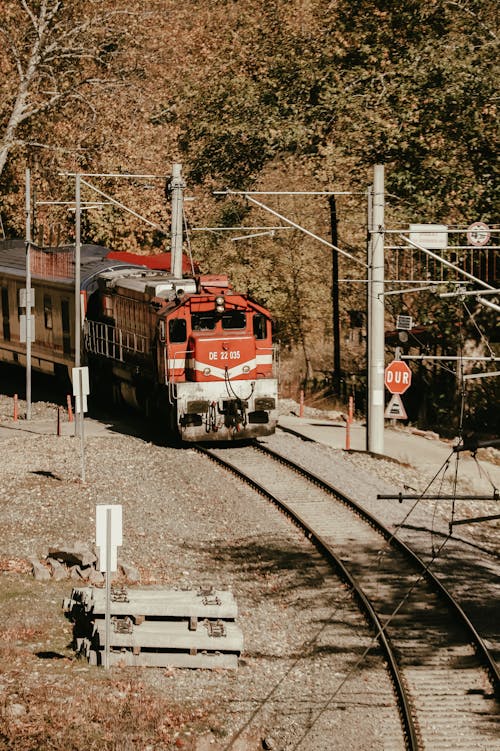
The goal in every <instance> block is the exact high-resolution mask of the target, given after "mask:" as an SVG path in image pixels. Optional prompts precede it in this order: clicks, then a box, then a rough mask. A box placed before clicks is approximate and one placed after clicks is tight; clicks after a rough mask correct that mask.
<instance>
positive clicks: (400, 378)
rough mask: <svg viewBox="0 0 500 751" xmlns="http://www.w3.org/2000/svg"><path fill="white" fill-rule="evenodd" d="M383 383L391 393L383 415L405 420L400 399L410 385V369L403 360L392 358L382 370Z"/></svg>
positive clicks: (405, 416)
mask: <svg viewBox="0 0 500 751" xmlns="http://www.w3.org/2000/svg"><path fill="white" fill-rule="evenodd" d="M384 383H385V387H386V388H387V390H388V391H389V392H390V393H391V394H392V399H391V400H390V402H389V404H388V405H387V409H386V410H385V414H384V417H386V418H388V419H393V420H406V418H407V417H408V415H407V414H406V410H405V408H404V406H403V402H402V400H401V394H404V393H405V391H406V390H407V389H409V388H410V385H411V369H410V368H409V367H408V365H407V364H406V363H405V362H404V361H403V360H393V361H392V362H390V363H389V365H388V366H387V367H386V369H385V371H384Z"/></svg>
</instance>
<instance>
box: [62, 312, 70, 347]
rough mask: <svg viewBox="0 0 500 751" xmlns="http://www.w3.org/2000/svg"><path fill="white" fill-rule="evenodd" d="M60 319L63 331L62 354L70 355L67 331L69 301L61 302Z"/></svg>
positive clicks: (68, 333)
mask: <svg viewBox="0 0 500 751" xmlns="http://www.w3.org/2000/svg"><path fill="white" fill-rule="evenodd" d="M61 319H62V330H63V352H64V354H65V355H70V354H71V334H70V329H69V300H61Z"/></svg>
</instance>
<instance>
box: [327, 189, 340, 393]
mask: <svg viewBox="0 0 500 751" xmlns="http://www.w3.org/2000/svg"><path fill="white" fill-rule="evenodd" d="M328 203H329V205H330V225H331V232H332V246H333V247H332V323H333V388H334V391H335V395H336V396H339V395H340V312H339V252H338V250H337V246H338V244H339V239H338V227H337V225H338V221H337V206H336V203H335V196H334V195H331V196H329V198H328Z"/></svg>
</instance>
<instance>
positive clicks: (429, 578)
mask: <svg viewBox="0 0 500 751" xmlns="http://www.w3.org/2000/svg"><path fill="white" fill-rule="evenodd" d="M197 448H198V450H200V451H201V452H203V453H204V454H206V455H207V456H209V457H210V458H211V459H213V460H215V461H216V462H218V463H219V464H222V465H223V466H225V467H226V468H227V469H229V470H231V471H232V472H233V473H234V474H236V475H237V476H238V477H240V478H241V479H242V480H243V481H244V482H245V483H247V484H250V485H251V486H252V487H253V488H254V489H255V490H257V491H258V492H259V493H261V494H262V495H264V496H265V497H267V498H268V499H269V500H271V501H272V502H273V503H275V504H276V505H277V506H278V507H279V508H281V509H282V510H283V511H284V512H285V513H286V514H287V515H288V516H289V517H290V518H292V519H293V521H294V522H295V523H296V524H297V525H298V526H299V527H300V528H302V529H303V530H304V532H305V533H306V535H307V537H308V538H309V539H311V541H312V542H313V543H314V544H315V545H316V546H317V547H318V548H319V549H320V551H321V552H322V553H323V554H324V555H325V556H327V557H328V559H329V560H330V561H331V562H332V563H333V565H334V566H335V568H336V569H337V570H338V572H339V573H340V575H341V577H342V578H343V579H344V581H345V582H346V583H347V584H348V586H349V587H350V588H351V589H352V591H353V593H354V594H355V596H356V599H357V601H358V603H360V606H361V609H362V610H363V612H364V613H365V615H366V617H367V619H368V620H369V622H370V623H371V624H372V626H373V629H374V632H375V634H376V637H377V639H378V641H379V644H380V646H381V648H382V649H383V652H384V655H385V657H386V660H387V664H388V666H389V672H390V675H391V679H392V682H393V685H394V690H395V694H396V697H397V701H398V707H399V711H400V716H401V722H402V728H403V734H404V739H405V743H406V746H407V748H408V749H410V750H411V751H414V750H416V749H421V748H423V747H424V745H423V741H422V734H421V732H420V729H419V727H418V725H417V722H416V719H415V716H416V714H417V713H416V709H415V706H414V704H415V700H414V698H413V699H412V698H411V697H410V695H409V692H408V688H407V680H406V678H405V669H404V667H401V665H400V662H401V661H400V660H399V659H398V656H397V651H398V650H397V649H396V650H395V648H394V645H393V643H392V641H391V638H390V637H389V634H388V631H389V628H388V627H389V625H390V623H391V621H392V619H393V617H394V615H395V614H396V613H397V609H396V611H395V612H393V613H392V614H391V615H390V616H389V617H388V618H387V617H386V619H385V621H384V622H382V620H381V618H380V616H379V615H378V614H377V612H376V608H375V606H374V605H373V603H372V601H371V598H370V597H369V596H368V595H367V594H366V592H365V591H364V589H363V585H362V584H361V583H360V582H359V581H358V577H356V576H354V575H353V574H352V573H351V572H350V571H349V569H348V567H347V566H346V565H345V564H344V562H343V561H342V560H341V559H340V557H339V555H337V554H336V553H335V552H334V551H333V549H332V543H331V542H329V540H328V539H327V537H328V533H327V535H326V538H325V536H324V535H322V534H321V532H319V531H318V529H315V526H316V525H315V524H314V523H312V524H311V522H310V521H309V520H308V519H307V509H306V508H305V513H304V514H302V513H299V511H298V510H297V508H295V509H294V508H292V506H293V504H292V505H290V503H288V502H287V501H285V500H283V498H280V497H278V496H279V494H276V493H275V492H272V491H271V490H270V489H269V488H268V487H266V486H265V485H264V484H263V483H262V482H260V481H259V480H257V479H255V477H251V476H249V475H248V474H247V472H246V471H245V468H244V465H245V461H247V460H248V461H250V456H251V455H253V456H255V454H256V453H257V452H258V453H259V454H261V455H265V456H267V457H268V458H269V459H271V460H272V461H273V462H274V463H276V462H279V463H280V464H281V465H282V466H283V467H286V468H287V469H288V470H292V471H293V472H294V473H296V474H298V475H300V476H301V477H302V478H305V480H306V481H307V482H308V483H309V484H311V483H312V484H313V485H315V486H317V487H318V488H319V489H320V490H321V491H323V493H326V494H327V495H328V496H329V497H330V502H331V499H332V497H333V498H335V499H336V500H337V501H340V503H341V504H342V505H343V506H344V507H346V508H348V509H349V510H350V511H351V512H354V514H355V515H356V516H357V517H358V518H359V519H360V520H362V522H363V523H365V525H366V524H368V525H369V526H370V527H371V528H372V530H374V531H375V532H376V533H377V534H378V535H381V536H382V537H383V538H384V539H385V540H386V542H387V543H388V544H389V545H390V547H392V548H394V549H395V550H397V551H398V553H399V554H400V555H403V556H404V558H405V559H406V560H407V561H410V562H411V567H412V571H413V572H415V570H416V571H417V572H418V577H419V578H418V581H420V580H421V579H425V581H426V582H427V583H428V584H429V585H430V587H431V588H432V589H433V591H434V592H435V593H437V594H438V596H439V597H440V598H441V599H443V600H444V601H446V606H447V609H448V610H451V611H452V612H453V617H454V619H456V620H458V621H459V623H460V628H461V629H463V630H465V632H466V633H467V640H468V641H469V642H470V643H472V645H473V647H474V650H475V652H476V655H477V657H478V659H479V661H480V663H481V665H482V666H483V667H485V669H486V670H487V672H488V674H489V678H490V681H491V683H492V685H493V688H494V691H495V692H496V695H497V697H498V695H499V693H500V674H499V670H498V666H497V664H496V662H495V660H494V659H493V657H492V656H491V654H490V653H489V651H488V649H487V647H486V645H485V644H484V642H483V640H482V638H481V637H480V635H479V634H478V632H477V630H476V629H475V627H474V625H473V624H472V622H471V621H470V619H469V618H468V617H467V615H466V613H465V612H464V611H463V609H462V608H461V606H460V605H459V604H458V603H457V602H456V601H455V599H454V598H453V596H452V595H451V594H450V592H448V590H447V589H446V588H445V587H444V585H443V584H442V582H441V581H440V580H439V579H438V578H437V577H436V576H435V575H434V574H433V573H432V572H431V571H430V570H429V565H427V564H426V563H425V562H424V561H422V559H420V558H419V556H418V555H417V554H416V553H415V552H414V551H413V550H411V548H409V547H408V545H406V543H404V542H403V541H402V540H400V539H398V538H397V537H395V536H394V534H393V533H392V532H391V531H390V530H389V529H387V528H386V527H385V526H384V525H383V524H382V523H381V522H380V521H379V520H378V519H376V518H375V517H374V516H373V515H371V514H370V513H369V512H367V511H366V510H365V509H363V508H362V507H361V506H360V505H359V504H357V503H356V502H355V501H353V500H352V499H350V498H348V497H347V496H345V495H344V494H343V493H341V492H340V491H338V490H337V489H336V488H334V487H333V486H332V485H330V484H329V483H328V482H326V481H325V480H324V479H322V478H321V477H319V476H317V475H315V474H314V473H311V472H310V471H309V470H308V469H306V468H305V467H303V466H301V465H299V464H297V463H296V462H294V461H292V460H290V459H289V458H287V457H285V456H283V455H281V454H279V453H277V452H276V451H273V450H272V449H270V448H269V447H267V446H264V445H262V444H260V443H258V442H255V443H254V444H252V446H251V447H250V448H248V447H247V448H246V449H239V452H238V453H239V457H240V458H239V462H238V461H234V459H235V453H234V450H231V452H230V457H231V458H230V459H228V458H227V456H226V457H224V458H223V457H222V456H221V455H220V452H219V451H217V450H216V449H206V448H204V447H199V446H198V447H197ZM243 451H246V452H247V459H245V458H243V459H242V458H241V452H243ZM248 451H250V452H251V454H248ZM226 453H227V452H226ZM242 463H243V468H242ZM260 477H261V474H260V473H259V478H260ZM299 506H300V504H299ZM391 576H394V573H391ZM401 578H402V579H403V580H404V574H401ZM462 659H464V658H463V656H462ZM445 724H446V723H445Z"/></svg>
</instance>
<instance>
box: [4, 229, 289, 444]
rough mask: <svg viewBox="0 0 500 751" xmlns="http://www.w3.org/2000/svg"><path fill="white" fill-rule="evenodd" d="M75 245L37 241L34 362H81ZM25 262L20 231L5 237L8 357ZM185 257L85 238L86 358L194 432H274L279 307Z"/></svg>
mask: <svg viewBox="0 0 500 751" xmlns="http://www.w3.org/2000/svg"><path fill="white" fill-rule="evenodd" d="M73 256H74V248H72V247H67V248H58V249H53V250H50V249H36V248H32V249H31V274H32V287H33V288H34V290H35V304H34V316H35V340H34V342H33V343H32V345H31V362H32V367H33V368H34V369H37V370H42V371H45V372H50V373H54V374H56V375H57V374H58V373H59V374H62V373H66V372H69V373H70V374H71V368H72V367H73V366H74V363H75V331H74V329H75V322H74V321H75V305H74V262H73ZM113 256H118V257H113ZM124 259H125V260H124ZM127 259H132V260H127ZM25 263H26V253H25V246H24V243H23V242H22V241H15V242H9V241H7V242H3V243H0V292H1V313H2V328H1V330H0V360H3V361H6V362H15V363H19V364H21V365H25V364H26V345H25V344H23V343H22V342H21V336H20V313H22V312H23V311H22V309H20V308H19V299H20V297H19V295H20V289H22V288H24V287H25V286H26V284H25ZM175 263H176V264H177V265H176V268H177V273H175V268H174V269H173V270H171V271H166V270H165V268H164V265H165V264H164V256H163V255H160V256H133V255H132V254H113V253H108V251H107V250H106V249H105V248H102V247H100V246H95V245H84V246H82V249H81V302H82V306H81V308H82V331H83V334H82V337H81V340H82V348H83V351H82V362H83V364H88V366H89V371H90V376H91V395H92V394H95V393H96V391H100V392H104V393H105V394H106V395H107V396H108V397H109V398H110V399H112V400H113V401H114V402H115V403H117V404H120V403H126V404H129V405H131V406H133V407H135V408H138V409H139V410H141V411H142V412H144V413H145V414H146V415H151V416H155V418H157V420H158V419H159V420H160V421H161V424H162V425H163V427H164V429H165V432H166V433H169V434H172V433H177V434H178V435H179V436H180V437H181V438H182V439H183V440H184V441H226V440H241V439H248V438H251V437H256V436H261V435H268V434H271V433H273V432H274V430H275V427H276V422H277V400H278V394H277V378H276V373H275V368H276V361H275V359H276V358H275V352H274V346H273V341H272V321H271V316H270V314H269V312H268V311H267V310H266V309H265V308H263V307H262V306H260V305H258V304H257V303H256V302H254V301H253V300H251V299H250V298H249V297H248V296H246V295H240V294H237V293H236V292H234V291H233V289H232V288H231V286H230V284H229V281H228V279H227V277H226V276H215V275H194V274H190V275H187V274H186V273H184V272H185V269H184V268H183V266H182V262H181V263H180V265H179V261H178V260H177V261H176V262H175ZM155 265H157V266H160V267H162V268H154V266H155ZM172 266H174V264H173V263H172ZM179 272H180V273H179Z"/></svg>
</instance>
